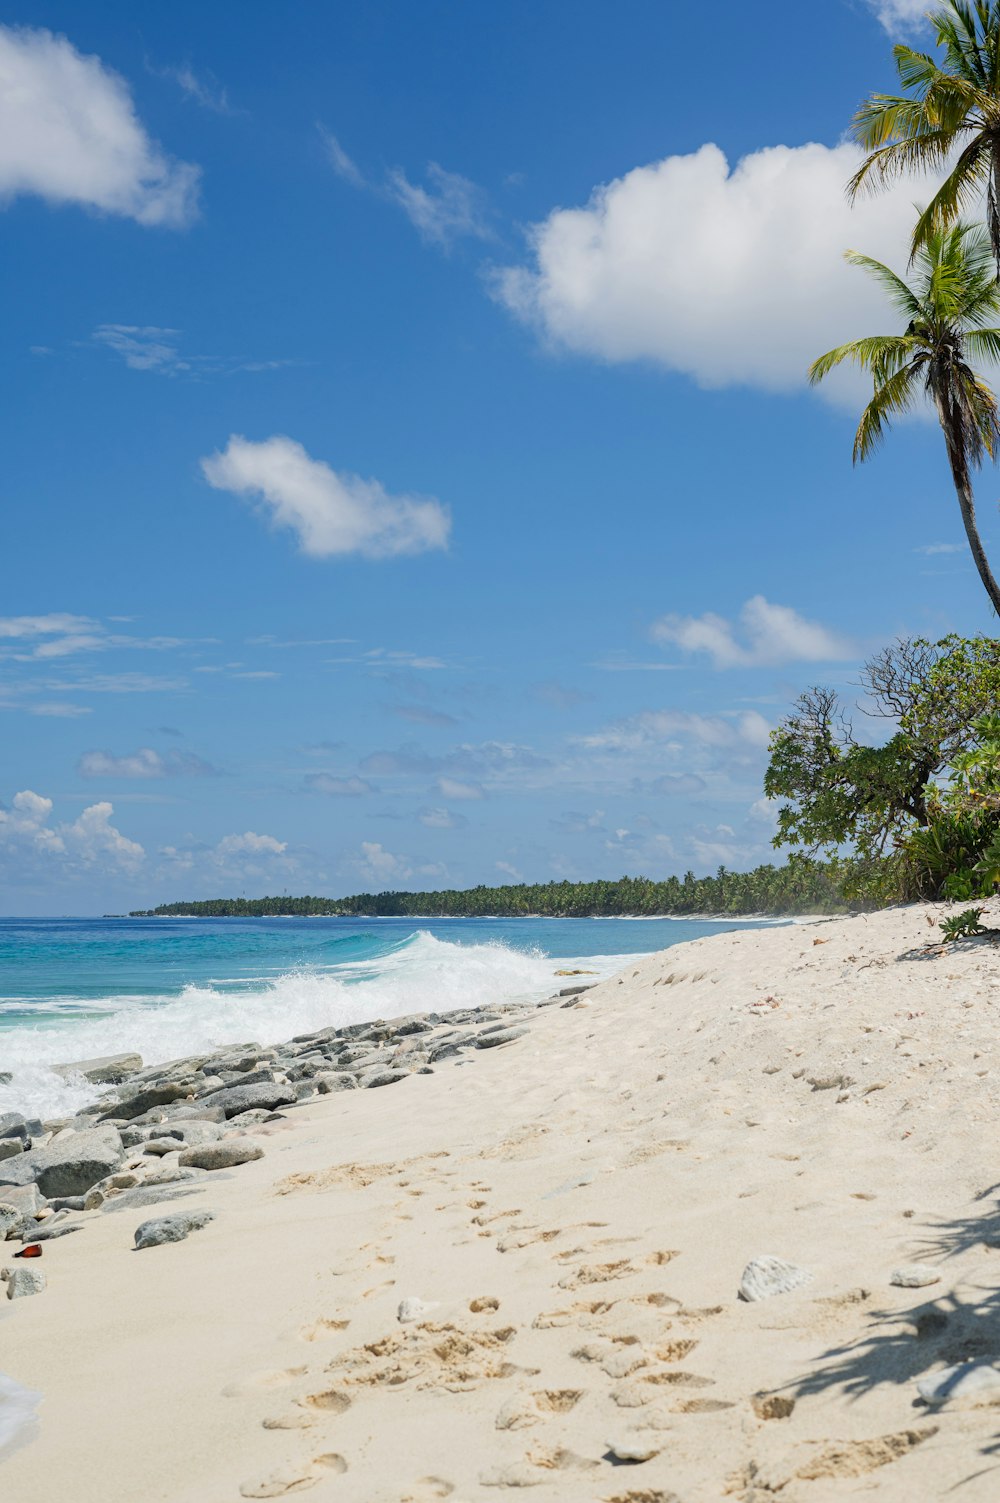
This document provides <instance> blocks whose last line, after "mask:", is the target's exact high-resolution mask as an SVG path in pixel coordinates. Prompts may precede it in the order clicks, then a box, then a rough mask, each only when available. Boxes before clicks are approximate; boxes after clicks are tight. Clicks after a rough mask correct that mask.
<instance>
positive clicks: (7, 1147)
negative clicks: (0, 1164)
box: [0, 1138, 24, 1159]
mask: <svg viewBox="0 0 1000 1503" xmlns="http://www.w3.org/2000/svg"><path fill="white" fill-rule="evenodd" d="M23 1152H24V1144H23V1143H22V1142H21V1139H20V1138H0V1159H13V1158H16V1157H17V1155H18V1154H19V1153H23Z"/></svg>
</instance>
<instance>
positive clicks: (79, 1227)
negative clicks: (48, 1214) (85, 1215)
mask: <svg viewBox="0 0 1000 1503" xmlns="http://www.w3.org/2000/svg"><path fill="white" fill-rule="evenodd" d="M82 1231H83V1222H82V1221H42V1222H37V1221H32V1222H30V1223H29V1224H28V1226H26V1227H24V1228H23V1230H22V1231H21V1234H20V1235H21V1241H22V1242H52V1241H54V1240H55V1238H56V1237H68V1236H70V1235H71V1233H73V1232H82Z"/></svg>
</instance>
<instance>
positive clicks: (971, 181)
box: [848, 0, 1000, 271]
mask: <svg viewBox="0 0 1000 1503" xmlns="http://www.w3.org/2000/svg"><path fill="white" fill-rule="evenodd" d="M928 20H929V21H930V24H931V26H932V27H933V29H934V31H935V34H936V41H937V45H938V47H940V48H942V49H943V54H944V55H943V57H942V59H941V62H940V63H938V62H935V60H934V58H933V57H930V56H929V55H928V54H927V53H925V52H916V51H914V49H913V48H912V47H907V46H903V45H900V46H897V47H894V48H893V55H894V57H895V60H896V71H897V73H898V74H899V81H900V83H901V84H902V87H903V90H904V93H903V94H873V95H872V96H871V98H870V99H868V100H866V101H865V103H864V104H863V105H862V106H861V108H860V109H859V110H858V111H857V113H856V115H855V117H854V122H853V129H854V137H855V140H856V141H857V142H858V143H859V144H860V145H861V146H862V147H863V148H864V150H865V151H867V153H868V156H867V157H866V159H865V161H864V162H863V163H862V165H861V167H860V168H859V169H858V171H857V172H856V173H855V175H854V177H853V178H852V179H851V181H850V183H849V185H848V192H849V193H850V195H851V197H852V198H854V197H855V196H856V195H857V194H858V193H860V192H862V191H864V190H870V189H875V190H877V189H878V188H881V187H885V186H887V185H888V184H889V183H891V182H893V181H895V180H896V179H898V178H900V177H903V176H907V175H908V174H910V173H912V172H914V171H917V172H920V171H931V172H937V171H941V170H943V169H945V168H946V167H950V171H949V172H948V176H947V177H946V179H945V181H944V183H943V184H942V185H941V187H940V188H939V189H938V191H937V193H935V195H934V197H933V198H932V199H931V201H930V203H929V204H928V205H927V208H926V209H925V210H924V211H923V213H922V214H921V215H920V218H919V219H918V221H917V225H916V228H915V229H914V232H913V244H912V248H911V257H915V256H916V254H917V251H918V249H919V248H920V246H921V245H925V244H929V243H930V240H931V237H932V235H933V234H934V233H936V232H939V231H940V230H942V229H944V228H946V227H947V226H949V225H951V224H953V223H954V222H955V220H956V219H957V218H958V217H959V215H960V213H961V212H962V210H963V209H965V208H967V207H969V206H970V204H971V203H972V202H973V201H976V202H979V201H980V200H981V199H982V197H983V196H984V195H985V197H986V214H987V223H988V226H989V234H990V241H991V244H992V250H993V256H994V258H995V260H996V263H997V268H998V271H1000V4H998V3H996V0H974V3H971V4H970V3H968V0H943V3H942V4H939V5H937V6H936V7H935V8H934V9H933V10H931V11H930V12H929V13H928ZM956 151H957V159H955V160H954V163H953V165H952V162H951V159H952V157H953V155H954V153H955V152H956Z"/></svg>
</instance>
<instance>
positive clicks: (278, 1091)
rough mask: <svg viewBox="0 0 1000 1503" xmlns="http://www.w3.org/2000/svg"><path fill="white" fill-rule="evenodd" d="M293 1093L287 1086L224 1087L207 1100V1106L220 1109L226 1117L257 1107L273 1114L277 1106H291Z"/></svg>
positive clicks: (293, 1102) (293, 1099)
mask: <svg viewBox="0 0 1000 1503" xmlns="http://www.w3.org/2000/svg"><path fill="white" fill-rule="evenodd" d="M295 1100H296V1097H295V1092H294V1091H293V1090H291V1089H290V1088H289V1087H288V1086H283V1085H266V1084H264V1083H263V1082H261V1083H260V1084H259V1085H239V1086H224V1087H223V1089H222V1090H221V1091H215V1092H214V1093H213V1094H212V1095H211V1096H209V1097H208V1098H207V1103H206V1104H208V1105H211V1106H216V1107H221V1108H222V1111H223V1113H224V1114H225V1116H226V1117H235V1116H237V1115H238V1114H239V1113H240V1112H246V1111H250V1110H251V1108H253V1107H256V1106H259V1107H264V1108H266V1110H267V1111H269V1112H273V1111H274V1109H275V1107H278V1106H293V1105H294V1104H295Z"/></svg>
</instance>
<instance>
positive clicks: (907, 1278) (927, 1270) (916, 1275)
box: [889, 1263, 941, 1289]
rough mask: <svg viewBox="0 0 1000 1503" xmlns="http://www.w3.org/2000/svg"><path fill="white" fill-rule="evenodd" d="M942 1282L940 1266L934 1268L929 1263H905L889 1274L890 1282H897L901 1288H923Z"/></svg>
mask: <svg viewBox="0 0 1000 1503" xmlns="http://www.w3.org/2000/svg"><path fill="white" fill-rule="evenodd" d="M940 1282H941V1270H940V1268H932V1267H931V1265H930V1264H929V1263H905V1264H904V1265H903V1267H902V1268H894V1269H893V1270H892V1273H891V1274H890V1275H889V1283H890V1284H897V1285H898V1286H899V1288H900V1289H923V1288H925V1287H926V1285H927V1284H939V1283H940Z"/></svg>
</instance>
